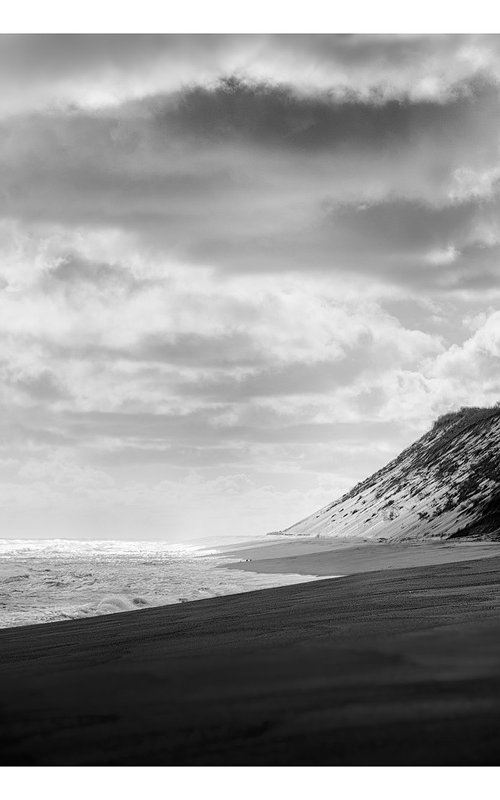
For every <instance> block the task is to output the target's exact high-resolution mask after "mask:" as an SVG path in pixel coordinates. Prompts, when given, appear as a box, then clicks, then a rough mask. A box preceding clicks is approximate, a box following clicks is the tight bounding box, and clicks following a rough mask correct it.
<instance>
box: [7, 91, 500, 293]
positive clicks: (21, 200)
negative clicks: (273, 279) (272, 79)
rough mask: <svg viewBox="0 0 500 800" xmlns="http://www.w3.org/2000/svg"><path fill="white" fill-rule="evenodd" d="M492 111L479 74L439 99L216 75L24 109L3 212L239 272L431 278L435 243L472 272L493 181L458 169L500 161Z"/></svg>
mask: <svg viewBox="0 0 500 800" xmlns="http://www.w3.org/2000/svg"><path fill="white" fill-rule="evenodd" d="M498 114H499V102H498V92H497V89H496V88H495V87H493V86H492V85H491V84H485V83H481V82H476V83H471V82H470V81H469V82H468V83H466V84H463V85H462V86H461V87H459V88H458V89H457V90H456V92H455V93H454V94H452V95H450V97H449V98H448V99H447V101H446V102H430V101H425V102H424V101H415V102H411V101H410V100H409V99H408V98H406V99H404V100H401V101H392V100H391V101H387V102H385V101H382V100H380V98H378V99H377V100H376V102H374V101H373V100H372V101H371V102H364V101H361V100H360V99H359V98H358V99H356V98H355V97H350V98H345V99H344V100H343V101H342V102H340V101H339V100H336V99H335V98H331V97H328V96H327V95H325V94H322V95H318V94H316V95H314V96H304V95H303V94H300V93H298V92H296V91H295V90H294V89H293V88H291V87H282V86H273V85H270V84H263V83H248V82H244V81H241V80H224V81H222V82H220V83H218V84H217V85H215V86H214V87H212V88H207V87H203V86H201V87H194V88H189V89H186V90H185V91H183V92H182V93H180V94H179V93H177V94H174V95H172V96H169V97H165V96H162V97H156V98H154V99H147V100H143V101H140V102H134V103H131V104H125V106H122V107H119V108H116V109H115V110H113V111H112V112H110V111H107V112H106V113H101V112H83V111H80V112H73V113H69V114H66V113H62V114H61V113H57V114H54V113H52V114H50V115H45V116H44V115H40V114H38V115H34V116H29V117H18V118H16V119H15V120H8V121H6V122H4V123H3V128H2V131H1V133H2V136H1V147H0V164H1V165H2V192H1V194H0V212H1V213H3V214H4V215H5V216H9V217H11V218H15V219H19V220H24V221H26V222H45V223H47V222H48V223H55V224H58V223H62V224H64V225H67V226H75V225H90V226H94V227H101V226H102V227H119V228H121V229H122V230H124V231H127V232H129V233H131V232H133V233H135V234H136V235H137V236H138V237H139V238H140V240H141V241H143V242H144V243H146V244H147V245H151V246H153V247H155V248H157V249H158V248H159V250H160V251H163V252H165V253H169V254H171V255H173V256H176V257H180V258H182V259H187V260H190V261H192V262H201V263H209V264H211V265H213V266H216V267H222V268H226V269H231V270H236V271H238V270H242V271H259V270H265V271H266V272H269V271H272V270H300V271H302V270H304V269H308V270H327V271H343V270H349V271H359V272H362V273H363V272H368V273H369V272H371V273H375V274H379V273H380V274H381V276H382V277H383V278H384V279H388V280H395V281H398V280H402V281H403V282H410V283H415V284H419V283H422V284H423V285H432V283H433V282H435V281H436V280H437V282H438V283H439V276H440V274H441V272H440V271H441V269H442V268H443V269H446V267H441V266H439V267H436V266H435V268H434V269H432V270H430V269H425V268H424V267H425V257H426V255H427V254H428V252H429V251H431V250H435V249H440V248H441V249H447V248H450V247H453V248H455V250H457V251H459V250H460V251H462V250H463V251H464V252H467V253H468V252H470V253H471V254H472V255H471V258H470V268H471V270H474V268H475V254H473V253H472V251H471V250H470V247H471V246H474V245H475V244H477V243H478V242H477V236H476V229H477V228H478V227H479V228H480V227H481V226H483V227H484V223H488V224H489V225H490V227H491V226H492V225H493V226H494V225H495V224H496V223H495V222H494V220H495V217H496V215H497V212H498V204H497V201H496V199H495V197H494V191H495V186H496V181H497V180H498V178H492V179H491V186H490V189H489V197H488V196H487V197H475V196H474V192H475V190H474V189H471V190H470V192H469V194H470V195H471V196H470V197H469V198H467V196H465V198H464V197H461V198H459V199H458V200H457V199H456V198H454V195H453V191H455V190H456V187H455V184H454V181H455V182H456V173H457V170H462V171H463V170H464V169H465V172H466V174H468V173H467V170H468V171H469V172H471V173H472V174H475V171H476V172H480V173H481V175H483V174H485V173H486V174H487V173H488V170H493V169H494V168H495V167H496V164H497V159H498V156H499V152H498V150H499V145H498V137H497V134H496V130H497V128H496V121H497V119H498ZM360 164H363V169H362V170H359V171H358V170H357V167H359V166H360ZM419 187H420V188H419ZM454 187H455V188H454ZM458 188H459V189H460V190H462V189H461V187H460V186H459V187H458ZM412 193H413V194H417V197H411V196H410V197H409V196H408V195H409V194H410V195H411V194H412ZM367 194H368V196H367ZM419 194H420V197H418V195H419ZM465 194H466V195H467V190H466V192H465ZM370 195H371V197H370ZM271 219H272V224H271ZM249 223H250V224H249ZM490 238H491V237H490ZM479 244H481V245H482V246H484V247H485V248H486V249H487V247H488V245H489V244H490V242H489V241H488V237H486V239H485V241H484V242H479ZM467 248H469V250H467ZM483 256H484V254H483ZM484 260H485V258H484V257H482V261H484ZM486 260H487V259H486ZM484 269H485V272H486V274H488V275H491V274H494V272H495V270H494V269H493V266H492V265H488V264H485V267H484ZM63 272H64V270H63V269H61V274H63ZM66 274H67V275H68V279H69V278H70V277H71V270H70V268H69V267H67V268H66ZM96 279H97V275H96ZM470 285H471V286H472V283H471V284H470Z"/></svg>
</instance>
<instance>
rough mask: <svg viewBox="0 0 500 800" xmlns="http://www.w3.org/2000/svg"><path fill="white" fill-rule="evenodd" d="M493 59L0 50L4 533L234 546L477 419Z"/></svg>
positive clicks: (490, 376) (489, 252) (494, 173)
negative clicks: (456, 411)
mask: <svg viewBox="0 0 500 800" xmlns="http://www.w3.org/2000/svg"><path fill="white" fill-rule="evenodd" d="M499 82H500V37H491V36H449V37H443V36H425V37H419V36H400V37H383V36H357V35H355V36H347V35H342V36H303V37H301V36H246V35H245V36H172V37H169V36H158V37H155V36H134V37H127V36H125V37H122V36H115V37H110V36H97V37H94V36H73V37H51V36H45V37H36V36H35V37H33V36H31V37H30V36H25V37H10V36H2V37H0V252H1V257H0V381H1V384H0V390H1V403H2V414H1V426H2V435H1V447H2V450H1V453H0V481H1V483H0V530H1V535H2V536H27V537H39V536H45V537H54V536H63V537H76V538H84V537H95V538H120V537H123V538H164V539H167V540H169V541H173V542H178V541H182V540H186V539H192V538H197V537H203V536H217V535H221V536H222V535H234V534H238V535H239V534H241V535H242V536H248V535H252V534H256V533H264V532H266V531H269V530H274V529H280V528H284V527H286V526H288V525H290V524H292V523H293V522H295V521H297V520H298V519H299V518H301V517H304V516H306V515H307V514H309V513H311V512H313V511H315V510H316V509H317V508H319V507H320V506H322V505H324V504H325V503H327V502H329V501H331V500H333V499H334V498H335V497H336V496H338V495H339V494H341V493H342V492H343V491H344V490H346V489H348V488H350V487H351V486H352V485H353V484H354V483H356V482H357V481H358V480H361V479H362V478H364V477H366V476H367V475H368V474H370V473H371V472H373V471H374V470H375V469H377V468H379V467H381V466H383V465H384V464H385V463H386V462H387V461H388V460H390V459H391V458H392V457H393V456H395V455H396V454H397V453H398V452H399V451H400V450H401V449H402V448H403V447H404V446H406V445H408V444H409V443H411V442H412V441H413V440H414V439H415V438H417V437H418V436H420V435H421V434H422V433H423V432H424V431H425V429H426V428H427V427H428V426H429V424H430V423H431V421H432V419H433V418H434V417H435V416H436V415H438V414H440V413H442V412H443V411H446V410H449V409H453V408H457V407H459V406H460V405H463V404H490V403H492V402H495V401H497V400H498V399H500V310H499V308H500V305H499V299H500V280H499V278H500V262H499V252H500V214H499V211H500V158H499V156H500V124H499V123H500V117H499V112H500V96H499V85H500V84H499Z"/></svg>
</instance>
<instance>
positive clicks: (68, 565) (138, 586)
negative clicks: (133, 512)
mask: <svg viewBox="0 0 500 800" xmlns="http://www.w3.org/2000/svg"><path fill="white" fill-rule="evenodd" d="M229 561H234V558H233V559H229V558H227V557H224V556H223V555H221V554H218V553H217V550H216V549H210V550H206V549H202V548H200V547H196V546H193V545H172V544H167V543H164V542H147V541H143V542H122V541H73V540H67V539H51V540H26V539H23V540H20V539H2V540H0V627H1V628H8V627H12V626H17V625H31V624H34V623H43V622H56V621H58V620H65V619H78V618H84V617H93V616H97V615H100V614H112V613H116V612H120V611H131V610H140V609H143V608H148V607H150V606H160V605H169V604H171V603H183V602H189V601H192V600H201V599H202V598H206V597H217V596H220V595H228V594H236V593H240V592H248V591H252V590H254V589H263V588H268V587H272V586H283V585H288V584H291V583H299V582H304V581H308V580H313V579H314V576H304V575H281V574H280V575H264V574H262V575H261V574H259V573H255V572H243V571H240V570H229V569H225V568H224V565H225V564H227V563H228V562H229Z"/></svg>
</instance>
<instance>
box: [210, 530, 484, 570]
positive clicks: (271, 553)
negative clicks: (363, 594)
mask: <svg viewBox="0 0 500 800" xmlns="http://www.w3.org/2000/svg"><path fill="white" fill-rule="evenodd" d="M495 556H500V542H450V541H449V540H443V541H433V542H401V543H389V542H387V543H385V542H375V543H372V542H359V543H353V542H352V541H351V542H345V541H340V542H338V541H335V540H333V541H332V540H330V541H327V540H326V539H322V540H315V539H312V540H311V539H309V540H307V539H304V540H297V539H294V540H289V541H286V542H284V541H272V542H265V543H262V544H261V543H257V542H256V543H253V544H249V543H246V544H245V545H244V546H243V547H239V548H233V550H232V551H226V552H224V557H225V558H233V559H234V560H233V561H231V562H229V563H228V564H225V565H224V568H225V569H234V570H242V571H245V572H255V573H259V574H279V573H281V574H295V575H309V576H310V575H314V576H316V577H318V578H321V577H327V576H331V577H340V576H345V575H354V574H357V573H364V572H375V571H381V570H394V569H407V568H408V569H409V568H412V567H425V566H433V565H439V564H449V563H456V562H460V561H472V560H477V559H482V558H492V557H495Z"/></svg>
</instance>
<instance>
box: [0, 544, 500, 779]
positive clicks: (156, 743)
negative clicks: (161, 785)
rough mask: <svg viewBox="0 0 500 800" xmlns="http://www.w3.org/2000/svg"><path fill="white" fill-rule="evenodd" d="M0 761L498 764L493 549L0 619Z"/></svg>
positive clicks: (499, 567)
mask: <svg viewBox="0 0 500 800" xmlns="http://www.w3.org/2000/svg"><path fill="white" fill-rule="evenodd" d="M0 680H1V681H2V687H3V698H4V700H3V703H2V706H3V707H2V723H1V725H0V753H1V759H2V763H3V764H5V765H96V766H97V765H125V764H133V765H137V766H140V765H179V766H180V765H225V766H229V765H236V766H239V765H304V766H306V765H320V766H321V765H345V766H348V765H354V766H357V765H370V764H372V765H403V766H409V765H420V766H424V765H428V766H431V765H496V764H497V762H498V752H499V749H500V557H499V556H492V557H486V558H477V559H472V560H468V561H456V562H450V563H447V564H439V565H432V566H419V567H408V568H405V569H396V568H395V569H393V570H392V571H389V570H383V571H378V572H375V571H371V572H369V571H368V572H364V573H358V574H352V575H348V576H344V577H342V578H335V579H331V580H328V579H326V580H318V581H312V582H308V583H302V584H294V585H290V586H287V587H279V588H275V589H262V590H257V591H253V592H247V593H243V594H238V595H231V596H225V597H218V598H211V599H206V600H199V601H195V602H191V603H185V604H176V605H170V606H163V607H155V608H148V609H145V610H142V611H141V612H140V613H137V612H135V611H134V612H130V613H122V614H114V615H109V616H103V617H93V618H90V619H85V620H71V621H67V622H57V623H48V624H46V625H34V626H30V627H26V628H9V629H5V630H2V631H0Z"/></svg>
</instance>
